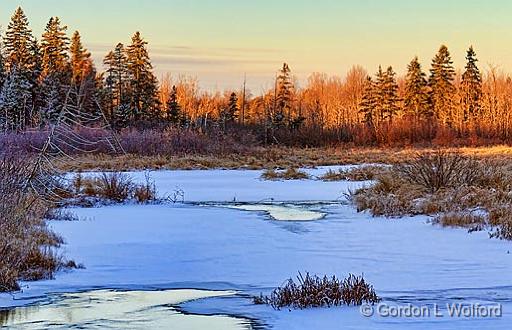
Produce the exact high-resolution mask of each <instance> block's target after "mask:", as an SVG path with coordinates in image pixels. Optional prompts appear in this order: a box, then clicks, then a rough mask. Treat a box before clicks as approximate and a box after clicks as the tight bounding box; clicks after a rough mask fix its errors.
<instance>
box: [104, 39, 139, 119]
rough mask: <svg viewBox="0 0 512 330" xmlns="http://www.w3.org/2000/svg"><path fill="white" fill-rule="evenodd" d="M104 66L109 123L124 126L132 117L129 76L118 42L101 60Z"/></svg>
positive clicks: (125, 59) (122, 46)
mask: <svg viewBox="0 0 512 330" xmlns="http://www.w3.org/2000/svg"><path fill="white" fill-rule="evenodd" d="M103 63H104V65H105V66H106V73H107V76H106V79H105V94H106V95H105V97H106V99H107V102H106V103H107V109H108V114H109V117H110V121H111V124H112V125H113V126H116V127H117V128H120V127H124V126H126V124H128V123H129V122H130V120H131V119H132V117H133V115H132V111H131V107H130V101H131V98H130V77H129V72H128V60H127V57H126V52H125V49H124V45H123V44H121V43H119V44H117V45H116V47H115V49H114V50H113V51H111V52H109V53H108V54H107V56H106V57H105V59H104V60H103Z"/></svg>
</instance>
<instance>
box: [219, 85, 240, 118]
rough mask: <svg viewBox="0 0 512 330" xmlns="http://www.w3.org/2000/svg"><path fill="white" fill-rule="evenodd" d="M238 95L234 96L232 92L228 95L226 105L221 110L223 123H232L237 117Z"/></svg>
mask: <svg viewBox="0 0 512 330" xmlns="http://www.w3.org/2000/svg"><path fill="white" fill-rule="evenodd" d="M238 112H239V109H238V97H237V96H236V93H235V92H233V93H231V95H230V96H229V101H228V106H227V108H226V109H225V110H224V111H223V115H222V117H223V121H224V122H225V123H232V122H234V121H235V120H236V119H237V118H238Z"/></svg>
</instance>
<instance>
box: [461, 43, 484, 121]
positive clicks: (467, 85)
mask: <svg viewBox="0 0 512 330" xmlns="http://www.w3.org/2000/svg"><path fill="white" fill-rule="evenodd" d="M466 60H467V64H466V71H465V72H464V74H463V75H462V83H461V90H462V100H461V101H462V106H463V111H464V120H468V119H469V117H472V116H475V115H477V114H478V113H479V110H480V98H481V97H482V76H481V74H480V70H479V69H478V67H477V65H476V62H477V61H478V60H477V59H476V53H475V51H474V50H473V46H471V47H469V50H468V52H467V55H466Z"/></svg>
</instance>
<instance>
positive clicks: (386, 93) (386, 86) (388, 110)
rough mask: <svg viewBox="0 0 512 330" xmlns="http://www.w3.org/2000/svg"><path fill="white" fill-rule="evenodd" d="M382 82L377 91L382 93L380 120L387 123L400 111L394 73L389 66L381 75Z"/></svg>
mask: <svg viewBox="0 0 512 330" xmlns="http://www.w3.org/2000/svg"><path fill="white" fill-rule="evenodd" d="M383 78H384V79H383V81H382V82H381V84H382V85H381V86H380V88H379V91H380V92H381V93H382V102H383V103H382V105H381V111H382V118H383V119H384V120H387V121H391V120H393V117H395V116H396V115H397V113H398V111H400V104H399V102H400V98H399V97H398V84H397V82H396V78H395V72H394V71H393V68H392V67H391V66H390V67H388V68H387V70H386V72H384V75H383Z"/></svg>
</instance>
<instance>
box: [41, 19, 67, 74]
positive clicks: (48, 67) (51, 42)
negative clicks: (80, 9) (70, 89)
mask: <svg viewBox="0 0 512 330" xmlns="http://www.w3.org/2000/svg"><path fill="white" fill-rule="evenodd" d="M66 30H67V27H66V26H61V23H60V19H59V18H58V17H52V18H50V21H49V22H48V24H47V25H46V29H45V31H44V33H43V37H42V39H41V50H42V53H43V59H42V77H43V79H44V78H46V77H48V76H54V77H56V78H58V79H59V80H61V82H66V81H65V79H66V78H67V74H68V73H69V55H68V50H69V38H68V37H67V35H66Z"/></svg>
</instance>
